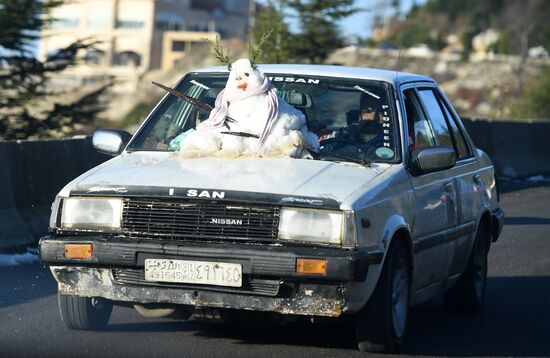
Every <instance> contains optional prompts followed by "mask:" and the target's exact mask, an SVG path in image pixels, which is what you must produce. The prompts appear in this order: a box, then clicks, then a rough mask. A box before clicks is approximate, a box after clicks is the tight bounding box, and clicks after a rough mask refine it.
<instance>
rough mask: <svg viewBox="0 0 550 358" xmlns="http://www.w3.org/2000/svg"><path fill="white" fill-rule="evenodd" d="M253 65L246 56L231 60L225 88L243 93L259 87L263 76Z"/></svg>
mask: <svg viewBox="0 0 550 358" xmlns="http://www.w3.org/2000/svg"><path fill="white" fill-rule="evenodd" d="M255 67H256V66H254V65H253V64H252V63H251V62H250V60H249V59H247V58H242V59H240V60H237V61H235V62H233V64H232V65H231V71H230V72H229V79H228V80H227V85H226V86H225V88H226V89H227V90H229V91H231V92H233V93H243V91H244V92H248V91H250V90H251V89H254V88H258V87H260V86H261V85H262V83H263V82H264V78H265V76H264V74H263V73H262V72H261V71H260V70H258V69H257V68H255Z"/></svg>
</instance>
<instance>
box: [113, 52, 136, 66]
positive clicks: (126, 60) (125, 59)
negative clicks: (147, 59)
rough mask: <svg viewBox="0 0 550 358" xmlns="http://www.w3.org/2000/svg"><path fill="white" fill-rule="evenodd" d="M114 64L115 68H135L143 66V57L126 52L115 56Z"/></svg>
mask: <svg viewBox="0 0 550 358" xmlns="http://www.w3.org/2000/svg"><path fill="white" fill-rule="evenodd" d="M113 64H114V65H115V66H134V67H139V66H140V65H141V56H140V55H138V54H137V53H135V52H132V51H124V52H119V53H117V54H115V56H114V60H113Z"/></svg>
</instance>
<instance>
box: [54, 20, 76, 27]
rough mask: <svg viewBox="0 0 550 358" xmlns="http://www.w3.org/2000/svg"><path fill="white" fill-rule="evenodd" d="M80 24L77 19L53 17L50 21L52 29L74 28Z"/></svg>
mask: <svg viewBox="0 0 550 358" xmlns="http://www.w3.org/2000/svg"><path fill="white" fill-rule="evenodd" d="M79 25H80V21H79V20H78V19H55V20H54V21H52V23H51V27H52V28H54V29H74V28H77V27H78V26H79Z"/></svg>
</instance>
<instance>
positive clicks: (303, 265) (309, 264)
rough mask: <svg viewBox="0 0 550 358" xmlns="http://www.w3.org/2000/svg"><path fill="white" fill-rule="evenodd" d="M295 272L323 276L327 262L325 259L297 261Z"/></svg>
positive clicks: (325, 272)
mask: <svg viewBox="0 0 550 358" xmlns="http://www.w3.org/2000/svg"><path fill="white" fill-rule="evenodd" d="M296 272H297V273H306V274H316V275H323V276H325V275H326V274H327V260H326V259H297V260H296Z"/></svg>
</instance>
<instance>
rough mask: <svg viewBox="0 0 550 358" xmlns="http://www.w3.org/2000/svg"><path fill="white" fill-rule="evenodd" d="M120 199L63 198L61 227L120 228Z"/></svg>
mask: <svg viewBox="0 0 550 358" xmlns="http://www.w3.org/2000/svg"><path fill="white" fill-rule="evenodd" d="M121 216H122V199H116V198H68V199H65V200H63V208H62V213H61V227H62V228H74V229H120V221H121Z"/></svg>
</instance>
